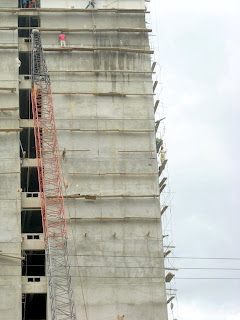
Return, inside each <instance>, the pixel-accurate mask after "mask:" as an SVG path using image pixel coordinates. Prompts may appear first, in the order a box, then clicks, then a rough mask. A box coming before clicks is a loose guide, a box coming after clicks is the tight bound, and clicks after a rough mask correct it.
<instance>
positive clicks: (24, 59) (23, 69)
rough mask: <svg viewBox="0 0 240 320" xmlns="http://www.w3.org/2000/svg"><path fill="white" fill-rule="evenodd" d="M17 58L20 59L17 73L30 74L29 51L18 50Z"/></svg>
mask: <svg viewBox="0 0 240 320" xmlns="http://www.w3.org/2000/svg"><path fill="white" fill-rule="evenodd" d="M19 60H20V61H21V66H20V68H19V74H24V75H30V74H31V53H30V52H19Z"/></svg>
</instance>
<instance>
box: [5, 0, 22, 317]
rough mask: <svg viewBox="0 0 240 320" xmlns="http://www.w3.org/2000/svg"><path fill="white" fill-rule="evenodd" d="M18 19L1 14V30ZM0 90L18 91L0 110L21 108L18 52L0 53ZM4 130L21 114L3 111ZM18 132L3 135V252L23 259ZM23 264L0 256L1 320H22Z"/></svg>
mask: <svg viewBox="0 0 240 320" xmlns="http://www.w3.org/2000/svg"><path fill="white" fill-rule="evenodd" d="M16 5H17V1H16V0H10V1H4V0H3V1H1V2H0V8H3V7H15V6H16ZM17 21H18V20H17V16H15V15H12V14H6V13H5V14H0V26H17ZM0 35H1V37H0V38H1V40H0V45H1V46H4V45H17V43H18V33H17V31H0ZM0 57H1V58H0V74H1V76H0V87H1V88H11V87H12V88H13V87H14V88H16V92H13V93H12V92H9V91H0V108H6V109H8V108H16V107H18V67H17V63H16V60H15V59H16V58H17V57H18V51H17V50H16V49H1V50H0ZM0 128H1V129H14V128H15V129H18V128H19V121H18V111H17V110H16V111H10V110H9V111H8V110H4V111H0ZM19 187H20V159H19V132H9V133H5V132H0V221H1V224H0V250H1V251H2V252H3V253H9V254H12V255H17V256H20V255H21V198H20V194H19V192H18V191H17V190H18V188H19ZM21 297H22V291H21V262H20V260H18V259H13V258H9V257H3V256H1V255H0V318H1V319H4V320H12V319H16V320H20V319H22V313H21V302H22V301H21Z"/></svg>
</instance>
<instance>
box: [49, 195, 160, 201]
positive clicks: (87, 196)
mask: <svg viewBox="0 0 240 320" xmlns="http://www.w3.org/2000/svg"><path fill="white" fill-rule="evenodd" d="M47 198H56V196H49V197H47ZM63 198H65V199H81V198H82V199H86V200H97V199H103V198H159V194H145V195H129V194H108V195H81V194H71V195H64V196H63Z"/></svg>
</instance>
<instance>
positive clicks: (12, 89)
mask: <svg viewBox="0 0 240 320" xmlns="http://www.w3.org/2000/svg"><path fill="white" fill-rule="evenodd" d="M16 90H17V89H16V88H3V87H0V91H11V92H14V91H16Z"/></svg>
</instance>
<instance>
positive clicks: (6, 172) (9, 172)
mask: <svg viewBox="0 0 240 320" xmlns="http://www.w3.org/2000/svg"><path fill="white" fill-rule="evenodd" d="M17 173H21V171H5V172H0V175H2V174H17Z"/></svg>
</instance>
